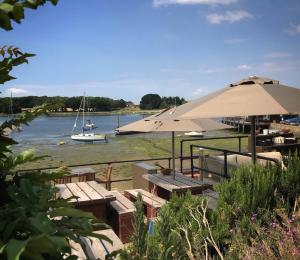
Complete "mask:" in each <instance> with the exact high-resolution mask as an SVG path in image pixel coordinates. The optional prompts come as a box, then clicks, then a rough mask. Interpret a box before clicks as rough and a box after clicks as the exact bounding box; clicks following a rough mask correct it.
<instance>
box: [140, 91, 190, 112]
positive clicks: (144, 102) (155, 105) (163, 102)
mask: <svg viewBox="0 0 300 260" xmlns="http://www.w3.org/2000/svg"><path fill="white" fill-rule="evenodd" d="M184 103H186V100H185V99H184V98H180V97H177V96H176V97H160V95H158V94H147V95H144V96H143V97H142V99H141V101H140V108H141V109H162V108H168V107H172V106H175V105H176V106H179V105H182V104H184Z"/></svg>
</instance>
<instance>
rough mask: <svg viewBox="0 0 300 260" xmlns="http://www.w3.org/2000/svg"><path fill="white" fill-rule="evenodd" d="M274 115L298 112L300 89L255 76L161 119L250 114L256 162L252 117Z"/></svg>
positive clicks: (167, 114) (162, 115) (253, 151)
mask: <svg viewBox="0 0 300 260" xmlns="http://www.w3.org/2000/svg"><path fill="white" fill-rule="evenodd" d="M277 114H300V89H298V88H293V87H288V86H284V85H281V84H279V81H277V80H272V79H268V78H261V77H256V76H254V77H249V78H246V79H243V80H241V81H239V82H237V83H235V84H231V85H230V86H229V87H226V88H224V89H221V90H219V91H216V92H214V93H212V94H210V95H207V96H205V97H202V98H199V99H197V100H194V101H191V102H188V103H186V104H183V105H181V106H178V107H176V108H174V109H173V110H171V111H167V112H165V113H162V114H161V115H160V119H161V120H166V119H196V118H214V117H216V118H218V117H239V116H250V117H251V138H252V151H251V152H252V159H253V162H255V159H256V151H255V143H256V142H255V116H259V115H277Z"/></svg>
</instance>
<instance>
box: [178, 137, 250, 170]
mask: <svg viewBox="0 0 300 260" xmlns="http://www.w3.org/2000/svg"><path fill="white" fill-rule="evenodd" d="M242 138H248V135H239V136H222V137H207V138H192V139H191V138H189V139H182V140H181V141H180V171H181V172H182V171H183V161H184V160H186V159H185V157H184V156H183V145H184V144H185V143H187V142H194V141H208V140H227V139H237V140H238V151H239V152H241V151H242V143H241V139H242Z"/></svg>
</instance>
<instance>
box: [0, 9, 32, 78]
mask: <svg viewBox="0 0 300 260" xmlns="http://www.w3.org/2000/svg"><path fill="white" fill-rule="evenodd" d="M0 8H1V5H0ZM0 16H1V12H0ZM0 21H1V20H0ZM0 25H1V22H0ZM0 55H1V60H0V84H3V83H5V82H6V81H9V80H12V79H15V78H14V77H12V76H11V75H9V73H10V72H11V71H12V69H13V68H14V67H16V66H19V65H21V64H23V63H28V58H30V57H32V56H34V54H30V53H23V52H21V51H20V49H19V48H17V47H14V46H3V47H2V48H1V47H0Z"/></svg>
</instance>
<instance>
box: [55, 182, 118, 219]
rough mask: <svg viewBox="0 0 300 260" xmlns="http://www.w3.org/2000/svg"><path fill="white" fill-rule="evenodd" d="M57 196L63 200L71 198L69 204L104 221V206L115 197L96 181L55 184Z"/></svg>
mask: <svg viewBox="0 0 300 260" xmlns="http://www.w3.org/2000/svg"><path fill="white" fill-rule="evenodd" d="M55 187H57V188H58V189H59V192H58V196H59V197H62V198H64V199H68V198H70V197H74V196H75V197H77V198H72V199H71V200H70V202H71V203H74V204H75V207H76V208H78V209H82V210H84V211H89V212H93V213H94V215H95V216H96V217H98V218H101V219H102V220H103V221H106V218H107V216H106V215H107V214H106V208H107V207H106V206H107V205H108V204H109V202H111V201H113V200H115V199H116V196H115V195H114V194H113V193H111V192H109V191H108V190H106V189H105V188H104V187H102V186H101V185H100V184H98V183H97V182H96V181H88V182H75V183H65V184H56V185H55Z"/></svg>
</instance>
